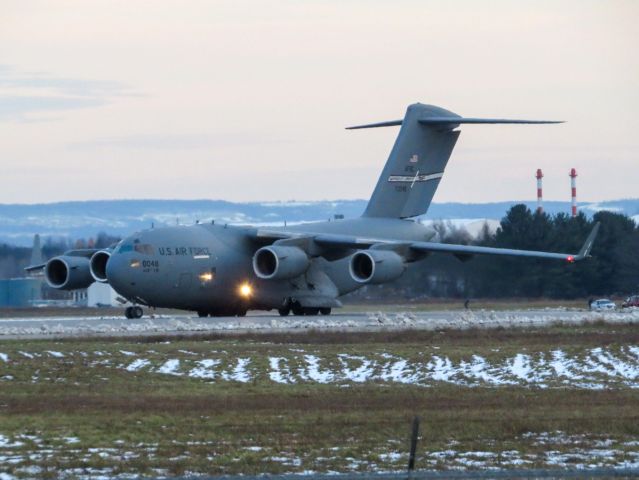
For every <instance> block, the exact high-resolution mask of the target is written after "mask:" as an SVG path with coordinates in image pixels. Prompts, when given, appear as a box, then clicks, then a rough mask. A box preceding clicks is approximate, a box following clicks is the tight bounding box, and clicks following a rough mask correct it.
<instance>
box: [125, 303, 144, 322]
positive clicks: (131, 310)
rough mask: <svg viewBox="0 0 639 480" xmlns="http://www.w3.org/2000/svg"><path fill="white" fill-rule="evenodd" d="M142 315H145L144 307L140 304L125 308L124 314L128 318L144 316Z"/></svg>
mask: <svg viewBox="0 0 639 480" xmlns="http://www.w3.org/2000/svg"><path fill="white" fill-rule="evenodd" d="M142 315H144V310H142V307H140V306H138V305H134V306H132V307H126V308H125V309H124V316H125V317H126V318H129V319H133V318H142Z"/></svg>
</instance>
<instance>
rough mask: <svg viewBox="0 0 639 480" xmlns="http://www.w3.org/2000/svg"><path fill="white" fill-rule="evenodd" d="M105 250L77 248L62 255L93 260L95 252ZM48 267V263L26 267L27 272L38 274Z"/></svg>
mask: <svg viewBox="0 0 639 480" xmlns="http://www.w3.org/2000/svg"><path fill="white" fill-rule="evenodd" d="M100 250H103V249H102V248H77V249H74V250H67V251H66V252H64V253H63V254H62V255H66V256H69V257H85V258H91V257H92V256H93V254H94V253H95V252H98V251H100ZM46 266H47V263H46V262H45V263H40V264H38V265H29V266H27V267H24V270H25V271H26V272H37V271H38V270H42V269H44V267H46Z"/></svg>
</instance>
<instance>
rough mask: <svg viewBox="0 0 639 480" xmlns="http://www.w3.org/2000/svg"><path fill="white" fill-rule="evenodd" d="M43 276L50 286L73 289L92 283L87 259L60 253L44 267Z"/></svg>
mask: <svg viewBox="0 0 639 480" xmlns="http://www.w3.org/2000/svg"><path fill="white" fill-rule="evenodd" d="M44 276H45V278H46V279H47V283H48V284H49V286H50V287H51V288H57V289H59V290H75V289H77V288H87V287H88V286H89V285H91V284H92V283H93V281H94V280H93V277H92V276H91V268H90V266H89V259H88V258H86V257H73V256H70V255H61V256H59V257H54V258H52V259H51V260H49V261H48V262H47V264H46V265H45V267H44Z"/></svg>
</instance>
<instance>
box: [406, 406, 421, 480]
mask: <svg viewBox="0 0 639 480" xmlns="http://www.w3.org/2000/svg"><path fill="white" fill-rule="evenodd" d="M418 436H419V417H415V418H413V432H412V434H411V437H410V455H409V456H408V476H409V477H410V474H411V473H412V472H413V470H415V452H416V451H417V437H418Z"/></svg>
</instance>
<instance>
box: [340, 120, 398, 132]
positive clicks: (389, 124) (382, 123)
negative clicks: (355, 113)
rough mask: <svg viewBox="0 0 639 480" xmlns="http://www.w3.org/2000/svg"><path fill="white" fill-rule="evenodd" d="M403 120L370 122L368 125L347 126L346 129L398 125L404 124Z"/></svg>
mask: <svg viewBox="0 0 639 480" xmlns="http://www.w3.org/2000/svg"><path fill="white" fill-rule="evenodd" d="M402 121H403V120H401V119H400V120H391V121H389V122H379V123H369V124H368V125H356V126H354V127H346V130H358V129H360V128H377V127H397V126H399V125H401V124H402Z"/></svg>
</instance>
